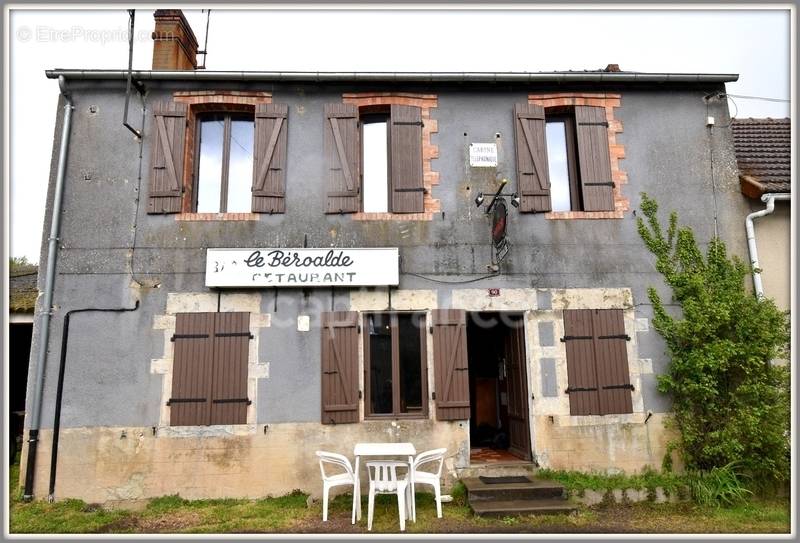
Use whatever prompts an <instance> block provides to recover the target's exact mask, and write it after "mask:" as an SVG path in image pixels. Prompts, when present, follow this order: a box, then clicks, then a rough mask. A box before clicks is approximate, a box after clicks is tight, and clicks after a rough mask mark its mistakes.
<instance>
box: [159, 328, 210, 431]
mask: <svg viewBox="0 0 800 543" xmlns="http://www.w3.org/2000/svg"><path fill="white" fill-rule="evenodd" d="M213 336H214V313H178V314H176V315H175V335H174V336H173V338H172V339H173V341H174V343H175V355H174V359H173V363H172V395H171V398H170V400H169V406H170V416H169V423H170V426H197V425H205V424H208V421H209V417H210V413H211V383H212V378H213V377H212V374H213V365H214V337H213Z"/></svg>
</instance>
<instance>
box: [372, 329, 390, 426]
mask: <svg viewBox="0 0 800 543" xmlns="http://www.w3.org/2000/svg"><path fill="white" fill-rule="evenodd" d="M367 330H368V333H369V364H370V365H369V390H370V402H371V404H370V405H371V406H372V409H371V411H372V412H373V413H391V412H392V328H391V325H390V317H389V315H386V314H374V315H368V316H367Z"/></svg>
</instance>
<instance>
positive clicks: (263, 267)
mask: <svg viewBox="0 0 800 543" xmlns="http://www.w3.org/2000/svg"><path fill="white" fill-rule="evenodd" d="M399 269H400V267H399V255H398V250H397V248H396V247H394V248H379V249H371V248H370V249H335V248H323V249H276V248H267V249H208V250H207V251H206V286H208V287H329V286H331V287H333V286H335V287H352V286H380V285H397V284H398V283H399Z"/></svg>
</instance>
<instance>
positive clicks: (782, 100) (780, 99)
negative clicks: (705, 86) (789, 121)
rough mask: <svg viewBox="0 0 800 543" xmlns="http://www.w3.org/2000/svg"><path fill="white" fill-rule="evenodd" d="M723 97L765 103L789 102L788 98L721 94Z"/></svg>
mask: <svg viewBox="0 0 800 543" xmlns="http://www.w3.org/2000/svg"><path fill="white" fill-rule="evenodd" d="M723 95H724V96H734V97H736V98H744V99H746V100H764V101H765V102H786V103H787V104H788V103H789V102H791V100H789V99H788V98H767V97H765V96H746V95H744V94H728V93H723Z"/></svg>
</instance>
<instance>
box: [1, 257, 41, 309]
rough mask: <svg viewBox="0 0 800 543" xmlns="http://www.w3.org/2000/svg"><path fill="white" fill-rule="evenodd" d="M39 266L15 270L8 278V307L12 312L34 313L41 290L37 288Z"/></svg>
mask: <svg viewBox="0 0 800 543" xmlns="http://www.w3.org/2000/svg"><path fill="white" fill-rule="evenodd" d="M37 276H38V268H36V267H32V268H28V269H22V270H19V271H13V272H11V273H10V274H9V278H8V298H9V300H8V302H9V303H8V307H9V310H10V311H11V313H33V309H34V307H35V306H36V298H37V296H39V290H38V289H37V288H36V278H37Z"/></svg>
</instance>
